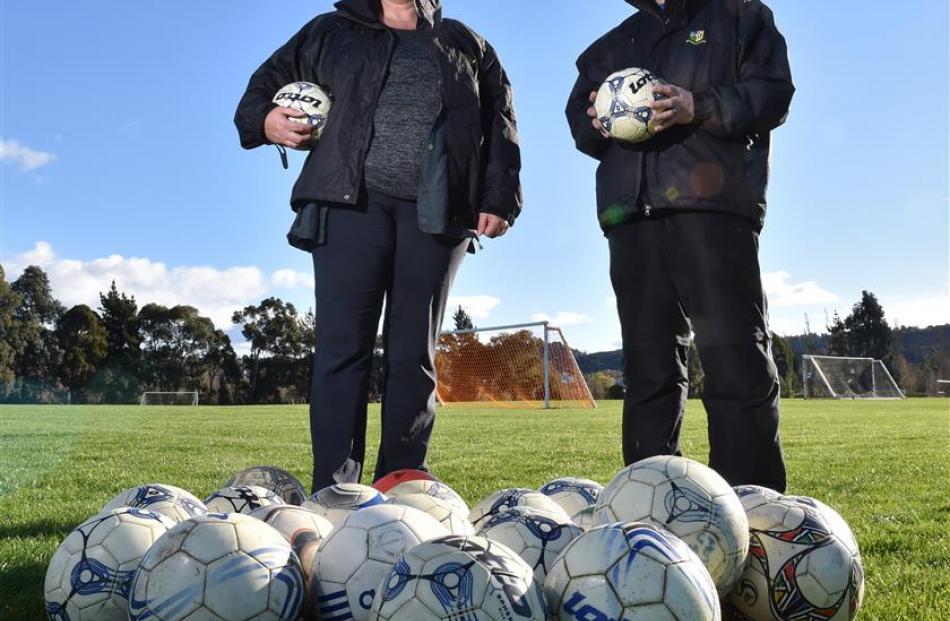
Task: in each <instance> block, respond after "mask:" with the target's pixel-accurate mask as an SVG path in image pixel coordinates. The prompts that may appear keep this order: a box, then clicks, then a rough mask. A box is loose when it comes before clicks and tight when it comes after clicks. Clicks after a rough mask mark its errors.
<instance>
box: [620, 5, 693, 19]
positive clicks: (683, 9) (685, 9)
mask: <svg viewBox="0 0 950 621" xmlns="http://www.w3.org/2000/svg"><path fill="white" fill-rule="evenodd" d="M625 2H626V3H627V4H630V5H632V6H633V7H635V8H636V9H637V10H640V11H646V12H647V13H650V14H652V15H656V16H658V17H659V16H660V15H663V14H664V13H665V14H667V15H670V16H671V17H673V18H675V19H677V20H680V19H681V20H683V21H688V20H689V18H690V17H691V16H692V15H693V14H694V13H695V12H696V10H697V9H698V8H699V7H700V5H701V4H703V0H666V10H665V11H663V12H662V13H661V11H660V7H658V6H657V5H656V0H625Z"/></svg>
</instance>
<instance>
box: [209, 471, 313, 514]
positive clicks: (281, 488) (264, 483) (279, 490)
mask: <svg viewBox="0 0 950 621" xmlns="http://www.w3.org/2000/svg"><path fill="white" fill-rule="evenodd" d="M242 485H256V486H258V487H263V488H264V489H269V490H270V491H272V492H274V493H275V494H277V495H278V496H280V497H281V498H282V499H283V501H284V502H286V503H287V504H289V505H296V506H298V507H299V506H300V505H302V504H303V501H305V500H306V499H307V492H306V490H304V487H303V484H302V483H301V482H300V481H299V480H297V477H295V476H294V475H292V474H290V473H289V472H287V471H286V470H282V469H281V468H277V467H274V466H254V467H253V468H248V469H247V470H242V471H241V472H238V473H237V474H235V475H234V476H233V477H231V480H230V481H228V483H227V487H240V486H242Z"/></svg>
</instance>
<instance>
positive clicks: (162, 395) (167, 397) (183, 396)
mask: <svg viewBox="0 0 950 621" xmlns="http://www.w3.org/2000/svg"><path fill="white" fill-rule="evenodd" d="M139 405H198V391H197V390H183V391H178V392H160V391H152V392H143V393H142V397H141V398H140V399H139Z"/></svg>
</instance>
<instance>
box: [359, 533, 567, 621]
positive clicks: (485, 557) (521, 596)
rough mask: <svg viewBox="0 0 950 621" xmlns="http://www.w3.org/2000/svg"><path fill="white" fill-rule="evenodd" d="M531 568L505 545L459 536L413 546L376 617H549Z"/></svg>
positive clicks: (417, 620) (383, 620)
mask: <svg viewBox="0 0 950 621" xmlns="http://www.w3.org/2000/svg"><path fill="white" fill-rule="evenodd" d="M547 618H548V610H547V605H546V603H545V600H544V594H543V592H542V590H541V585H540V584H539V583H538V582H536V581H535V580H534V579H533V572H532V571H531V568H530V567H529V566H528V564H527V563H525V562H524V561H523V560H522V559H521V558H519V557H518V555H517V554H515V553H514V552H512V551H511V550H509V549H508V548H506V547H505V546H504V545H502V544H500V543H497V542H494V541H489V540H488V539H484V538H482V537H457V536H455V535H452V536H449V537H443V538H441V539H434V540H432V541H428V542H425V543H422V544H419V545H418V546H416V547H414V548H412V549H411V550H409V551H408V552H407V553H406V555H405V556H404V557H403V558H402V559H400V560H399V561H397V562H396V564H395V565H393V568H392V569H391V570H390V571H389V573H388V575H387V576H386V577H385V579H384V580H383V582H382V584H381V585H380V591H379V595H378V596H377V597H376V600H375V601H374V602H373V610H372V616H371V617H370V619H372V620H373V621H404V620H409V619H411V620H412V621H460V620H463V619H465V620H469V621H513V620H515V619H518V620H520V621H546V620H547Z"/></svg>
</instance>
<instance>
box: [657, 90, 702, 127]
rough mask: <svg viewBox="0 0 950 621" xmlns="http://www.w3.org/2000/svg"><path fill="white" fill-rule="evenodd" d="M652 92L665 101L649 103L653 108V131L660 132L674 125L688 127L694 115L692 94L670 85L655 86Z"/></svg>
mask: <svg viewBox="0 0 950 621" xmlns="http://www.w3.org/2000/svg"><path fill="white" fill-rule="evenodd" d="M653 92H654V93H657V94H659V95H663V96H664V97H665V99H659V100H657V101H654V102H651V103H650V107H651V108H653V121H652V123H653V131H654V132H661V131H663V130H665V129H669V128H670V127H672V126H674V125H689V124H690V123H692V122H693V119H694V118H695V115H696V107H695V104H694V102H693V94H692V93H691V92H690V91H688V90H686V89H685V88H680V87H679V86H674V85H672V84H657V85H656V86H654V87H653Z"/></svg>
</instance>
